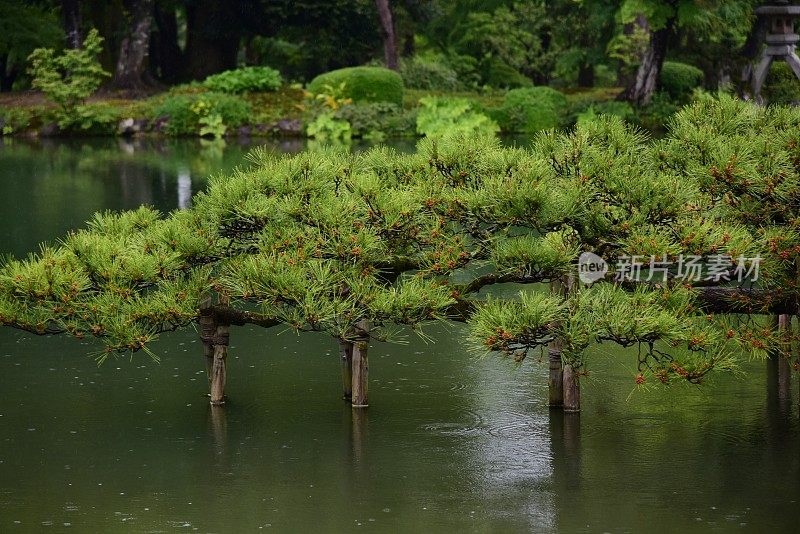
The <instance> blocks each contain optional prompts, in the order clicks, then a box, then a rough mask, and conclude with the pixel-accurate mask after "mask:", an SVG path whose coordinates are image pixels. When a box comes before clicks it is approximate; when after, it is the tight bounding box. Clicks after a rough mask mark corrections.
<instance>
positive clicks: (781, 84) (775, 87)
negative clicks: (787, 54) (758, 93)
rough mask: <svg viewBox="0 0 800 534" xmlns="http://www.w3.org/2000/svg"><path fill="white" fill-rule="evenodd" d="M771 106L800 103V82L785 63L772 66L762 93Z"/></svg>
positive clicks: (781, 62) (776, 63)
mask: <svg viewBox="0 0 800 534" xmlns="http://www.w3.org/2000/svg"><path fill="white" fill-rule="evenodd" d="M762 94H763V96H764V98H765V99H766V101H767V103H769V104H776V105H787V104H793V103H795V102H798V101H800V80H798V79H797V76H795V75H794V72H793V71H792V69H791V67H789V65H787V64H786V63H785V62H783V61H776V62H774V63H773V64H772V66H771V67H770V69H769V74H768V75H767V81H766V83H765V84H764V89H763V91H762Z"/></svg>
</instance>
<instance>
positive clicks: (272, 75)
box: [203, 67, 283, 93]
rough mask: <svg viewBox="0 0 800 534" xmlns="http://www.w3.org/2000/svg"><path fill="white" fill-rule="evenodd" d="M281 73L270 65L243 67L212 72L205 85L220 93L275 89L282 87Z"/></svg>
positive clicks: (204, 82)
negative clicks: (217, 72) (216, 72)
mask: <svg viewBox="0 0 800 534" xmlns="http://www.w3.org/2000/svg"><path fill="white" fill-rule="evenodd" d="M282 84H283V79H282V78H281V73H280V72H278V71H277V70H275V69H271V68H269V67H242V68H240V69H234V70H226V71H225V72H220V73H219V74H212V75H211V76H209V77H208V78H206V79H205V81H203V86H204V87H206V88H207V89H210V90H211V91H218V92H220V93H249V92H259V91H275V90H277V89H279V88H280V87H281V85H282Z"/></svg>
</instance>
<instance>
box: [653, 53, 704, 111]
mask: <svg viewBox="0 0 800 534" xmlns="http://www.w3.org/2000/svg"><path fill="white" fill-rule="evenodd" d="M704 79H705V76H704V75H703V71H702V70H700V69H698V68H697V67H695V66H694V65H688V64H686V63H678V62H677V61H665V62H664V66H663V67H662V68H661V76H660V77H659V83H660V86H661V91H663V92H665V93H667V94H668V95H669V96H670V97H672V98H674V99H675V100H678V101H680V102H687V101H688V100H689V98H690V97H691V95H692V91H694V90H695V89H697V88H698V87H700V86H701V85H703V80H704Z"/></svg>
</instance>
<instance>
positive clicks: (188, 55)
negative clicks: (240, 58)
mask: <svg viewBox="0 0 800 534" xmlns="http://www.w3.org/2000/svg"><path fill="white" fill-rule="evenodd" d="M237 4H238V3H237V2H230V1H227V0H200V1H199V2H193V3H191V4H189V5H187V7H186V24H187V26H186V52H185V57H184V64H185V74H186V77H187V78H188V79H191V80H202V79H204V78H206V77H208V76H209V75H211V74H216V73H218V72H221V71H224V70H228V69H234V68H236V55H237V53H238V52H239V40H240V37H241V35H242V29H241V23H240V22H241V21H240V20H239V18H238V16H237V12H236V9H237Z"/></svg>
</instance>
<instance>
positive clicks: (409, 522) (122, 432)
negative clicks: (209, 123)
mask: <svg viewBox="0 0 800 534" xmlns="http://www.w3.org/2000/svg"><path fill="white" fill-rule="evenodd" d="M273 148H275V149H276V150H282V149H284V148H287V149H289V150H296V149H299V148H300V147H298V146H294V147H280V146H274V147H273ZM205 149H206V147H203V146H202V145H201V144H200V143H197V142H195V141H168V142H158V143H156V142H151V141H132V142H131V141H125V140H110V141H101V142H95V141H72V142H69V143H54V142H49V143H45V142H42V143H39V144H25V143H19V142H14V143H13V144H6V145H4V146H3V147H2V148H0V192H2V194H0V202H2V204H0V209H2V210H3V214H4V216H3V217H2V219H0V236H2V252H13V253H15V254H24V253H25V252H27V251H30V250H33V249H34V248H35V245H36V243H37V242H38V241H39V240H41V239H44V238H52V237H53V236H57V235H60V234H63V232H65V231H66V230H67V229H68V228H71V227H73V226H76V225H79V224H81V223H82V221H84V220H86V219H87V218H88V217H89V216H90V215H91V213H92V212H93V211H95V210H97V209H106V208H110V209H119V208H130V207H135V206H137V205H138V204H139V203H141V202H147V203H150V204H152V205H154V206H156V207H158V208H159V209H161V210H164V211H169V210H172V209H176V208H185V207H188V206H189V205H190V202H191V194H193V193H196V192H197V191H199V190H202V188H203V187H204V186H205V177H206V176H208V175H209V174H213V173H216V172H218V171H219V170H225V169H230V168H232V167H234V166H236V165H240V164H241V163H242V160H241V157H242V155H243V153H244V152H246V150H247V146H240V145H238V144H234V143H229V144H228V145H227V146H226V147H225V148H224V149H222V148H220V147H218V146H217V147H216V148H214V150H213V151H211V152H209V151H207V150H206V151H204V150H205ZM463 332H464V331H463V327H462V326H460V325H456V326H452V325H451V326H446V327H445V326H436V327H432V328H431V329H430V332H429V333H430V335H431V336H432V337H433V338H434V339H435V340H436V343H435V344H424V343H422V342H421V341H417V340H416V338H414V337H413V336H412V337H411V338H410V340H411V343H410V344H408V345H383V344H376V345H374V346H373V347H372V349H371V355H372V356H371V362H370V376H371V385H370V391H371V395H370V401H371V407H370V408H369V409H368V410H358V411H353V410H352V409H351V408H350V407H349V406H348V405H346V404H345V403H344V402H342V401H341V378H340V373H341V371H340V363H339V357H338V351H337V347H336V344H335V343H334V342H332V341H331V340H328V339H326V338H325V337H323V336H319V335H311V334H304V335H300V336H296V335H294V334H292V333H289V332H284V331H282V330H281V329H280V328H274V329H271V330H266V331H265V330H262V329H257V328H249V327H248V328H237V329H235V330H234V331H233V332H232V336H231V342H232V345H231V349H230V356H229V375H230V377H229V378H230V379H229V385H228V389H227V393H228V394H229V396H230V399H229V404H228V405H227V406H226V407H225V408H219V407H212V406H209V405H208V399H207V397H206V392H207V382H206V377H205V362H204V361H203V356H202V348H201V346H200V342H199V340H198V338H197V335H196V333H194V332H193V331H192V330H191V329H186V330H184V331H180V332H176V333H172V334H169V335H166V336H164V338H162V339H161V340H160V341H159V342H158V343H156V344H155V346H154V350H156V351H157V352H158V353H159V354H160V355H161V356H162V363H160V364H155V363H153V362H152V361H150V360H149V359H148V358H147V357H146V356H144V355H136V356H134V358H133V359H132V360H128V359H127V358H123V359H120V360H117V361H110V362H108V363H106V364H105V365H103V366H102V367H99V368H98V367H97V366H96V365H95V364H94V362H93V360H92V359H91V358H90V357H87V356H86V355H87V353H89V352H90V351H91V350H92V347H91V345H89V344H88V342H87V343H79V342H77V341H75V340H72V339H66V338H37V337H35V336H30V335H27V334H23V333H19V332H15V331H9V330H0V376H3V391H4V396H3V400H4V402H3V403H2V404H0V532H14V531H36V530H40V529H41V528H42V527H43V526H52V527H56V528H59V529H61V528H64V526H65V525H67V526H70V527H73V528H75V529H76V530H79V531H98V532H114V531H133V532H147V531H163V530H168V529H173V528H186V529H189V530H198V531H203V532H209V531H217V532H219V531H225V532H248V531H254V530H259V528H275V529H278V530H280V531H286V530H289V531H307V530H312V529H314V530H316V531H321V532H327V531H350V530H353V529H354V528H358V527H359V526H362V527H365V528H371V529H372V530H377V531H384V532H394V531H398V530H423V529H424V530H425V531H432V532H437V531H448V530H450V531H452V530H465V531H478V532H489V531H492V532H494V531H534V532H549V531H555V530H562V531H566V532H573V531H591V532H596V531H631V532H638V531H651V530H670V531H687V532H692V531H708V530H717V531H727V530H733V529H746V530H756V531H786V532H790V531H793V530H796V517H797V507H798V502H797V501H798V499H800V454H798V452H800V437H799V436H800V429H799V428H798V426H799V425H798V408H797V398H798V392H797V384H796V382H797V381H796V380H795V384H792V387H793V388H794V389H792V390H791V391H790V393H791V396H787V394H786V393H787V392H786V390H785V388H784V389H780V388H777V387H767V383H768V376H770V375H769V374H768V373H767V372H766V370H765V367H766V365H765V364H764V363H763V362H752V363H750V364H747V365H746V370H747V371H748V372H749V374H748V375H747V378H746V379H737V378H735V377H718V378H717V380H716V383H715V384H713V385H711V386H710V387H706V388H701V389H695V388H690V387H676V388H674V389H673V390H671V391H668V390H662V389H659V390H655V391H653V392H651V393H641V394H634V395H633V396H631V397H630V399H629V400H628V397H629V394H630V391H631V389H632V386H633V380H632V376H633V375H632V373H631V372H630V368H631V367H632V366H633V365H634V362H635V356H634V354H633V353H632V352H628V351H622V350H617V349H612V348H609V347H604V348H602V349H598V350H597V351H595V352H593V353H592V354H590V361H591V362H592V371H593V373H592V375H591V377H590V379H589V380H587V381H586V382H585V383H584V385H583V390H584V403H583V404H584V412H583V413H582V414H580V415H564V414H561V413H559V412H553V413H551V412H550V411H549V409H548V408H547V407H546V399H547V391H546V373H547V365H546V363H541V364H540V363H537V362H535V361H533V362H531V361H527V362H525V363H524V364H523V365H522V366H521V367H517V366H516V365H514V364H513V363H511V362H508V361H504V360H499V359H496V358H492V357H489V358H484V359H480V358H476V357H474V356H472V355H470V353H469V352H468V351H467V347H466V346H465V345H464V344H463V342H462V341H461V340H462V338H463ZM773 382H775V383H777V381H776V380H773Z"/></svg>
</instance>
